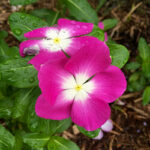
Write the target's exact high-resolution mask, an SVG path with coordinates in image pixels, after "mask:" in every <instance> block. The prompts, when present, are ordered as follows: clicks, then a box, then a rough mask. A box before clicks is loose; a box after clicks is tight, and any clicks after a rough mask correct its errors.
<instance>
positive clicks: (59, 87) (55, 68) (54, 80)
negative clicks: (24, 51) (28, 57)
mask: <svg viewBox="0 0 150 150" xmlns="http://www.w3.org/2000/svg"><path fill="white" fill-rule="evenodd" d="M67 60H68V59H67V58H65V59H59V60H57V61H53V62H50V63H46V64H44V65H43V66H41V68H40V71H39V74H38V79H39V86H40V88H41V91H42V94H43V96H44V97H45V100H48V101H50V102H51V103H52V104H53V103H54V102H55V100H56V98H57V96H58V95H59V94H60V92H61V91H63V83H64V81H65V80H66V78H69V77H70V76H72V75H71V74H70V73H69V72H67V71H65V70H64V65H65V63H66V62H67Z"/></svg>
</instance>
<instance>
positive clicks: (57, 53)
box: [20, 19, 126, 131]
mask: <svg viewBox="0 0 150 150" xmlns="http://www.w3.org/2000/svg"><path fill="white" fill-rule="evenodd" d="M99 27H100V28H101V27H102V26H101V24H99ZM92 30H93V24H92V23H82V22H77V21H72V20H67V19H59V20H58V24H57V25H56V26H54V27H44V28H39V29H35V30H33V31H30V32H28V33H26V34H25V35H24V36H25V37H27V38H28V40H27V41H24V42H22V43H21V45H20V54H21V56H25V55H26V54H35V56H34V57H33V58H32V59H31V60H30V62H29V63H31V64H33V65H34V66H35V68H36V69H37V70H38V79H39V86H40V88H41V92H42V94H41V95H40V96H39V98H38V99H37V102H36V106H35V111H36V114H37V115H38V116H40V117H42V118H46V119H53V120H61V119H66V118H69V117H71V119H72V121H73V122H74V123H76V124H77V125H79V126H81V127H84V128H85V129H86V130H88V131H92V130H96V129H97V128H99V127H101V125H103V124H104V123H105V122H106V121H107V120H108V119H109V118H110V107H109V103H111V102H113V101H115V100H116V99H117V98H118V97H119V96H121V95H122V94H123V92H124V91H125V89H126V79H125V76H124V74H123V73H122V71H121V70H120V69H119V68H117V67H116V66H112V65H111V57H110V53H109V48H108V47H107V45H106V44H105V42H102V41H100V40H98V39H97V38H95V37H91V36H87V34H89V33H90V32H92Z"/></svg>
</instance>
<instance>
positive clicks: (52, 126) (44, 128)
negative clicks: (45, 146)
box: [27, 102, 71, 135]
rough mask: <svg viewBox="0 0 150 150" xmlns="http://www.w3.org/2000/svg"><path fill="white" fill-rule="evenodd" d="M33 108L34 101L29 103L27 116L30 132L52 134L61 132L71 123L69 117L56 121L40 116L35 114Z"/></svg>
mask: <svg viewBox="0 0 150 150" xmlns="http://www.w3.org/2000/svg"><path fill="white" fill-rule="evenodd" d="M34 108H35V102H33V103H32V104H31V105H30V107H29V110H28V116H27V125H28V128H29V129H30V130H31V131H32V132H42V133H45V134H49V135H53V134H55V133H61V132H62V131H64V130H66V129H68V128H69V126H70V125H71V120H70V119H65V120H60V121H57V120H50V119H43V118H40V117H38V116H37V115H36V113H35V109H34Z"/></svg>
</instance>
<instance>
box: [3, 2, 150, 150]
mask: <svg viewBox="0 0 150 150" xmlns="http://www.w3.org/2000/svg"><path fill="white" fill-rule="evenodd" d="M89 2H90V3H91V5H92V6H93V7H94V8H96V6H97V4H98V0H89ZM56 6H57V1H56V0H39V1H38V2H37V3H35V4H32V5H28V6H25V10H32V9H37V8H49V9H53V10H56ZM133 6H134V8H135V9H133ZM12 11H13V10H12V8H11V7H10V5H9V2H8V0H1V1H0V30H6V31H8V32H9V36H8V38H7V39H6V40H7V42H8V44H9V45H10V46H14V45H16V46H18V45H19V42H18V41H17V40H16V39H15V38H14V37H13V36H12V33H11V31H10V28H9V25H8V21H7V20H8V16H9V15H10V14H11V13H12ZM98 14H99V20H100V21H101V20H103V19H106V18H116V19H118V20H119V23H118V25H117V26H116V27H115V28H113V29H111V30H109V31H108V35H109V36H111V37H112V39H113V40H114V41H116V42H117V43H120V44H123V45H125V46H126V47H127V48H128V49H129V51H130V60H132V59H134V58H135V56H136V55H137V53H138V51H137V43H138V40H139V38H140V37H141V36H142V37H144V38H145V39H146V40H147V42H148V43H150V38H149V37H150V1H149V0H121V1H120V0H108V1H107V2H106V3H105V5H104V6H103V7H102V8H101V9H100V10H99V11H98ZM124 71H125V72H126V70H124ZM119 99H120V100H121V101H122V102H123V103H124V105H119V104H117V103H114V104H111V108H112V116H111V119H112V120H113V123H114V128H113V131H111V132H109V133H105V134H104V138H103V139H102V140H93V139H90V138H88V137H86V136H84V135H83V134H81V133H79V132H78V131H77V129H74V126H72V127H71V128H69V129H68V130H67V131H65V132H64V133H63V136H64V137H65V138H68V139H71V140H72V141H74V142H76V143H77V144H78V145H79V146H80V148H81V150H150V105H147V106H143V105H142V91H140V92H136V93H129V92H125V94H124V95H123V96H121V97H120V98H119Z"/></svg>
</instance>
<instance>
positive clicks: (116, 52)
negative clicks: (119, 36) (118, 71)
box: [107, 43, 129, 68]
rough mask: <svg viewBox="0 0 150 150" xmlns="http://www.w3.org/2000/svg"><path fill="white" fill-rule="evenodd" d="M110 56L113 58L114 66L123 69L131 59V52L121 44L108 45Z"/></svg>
mask: <svg viewBox="0 0 150 150" xmlns="http://www.w3.org/2000/svg"><path fill="white" fill-rule="evenodd" d="M107 45H108V47H109V50H110V55H111V58H112V65H114V66H117V67H119V68H122V67H123V66H124V65H125V64H126V63H127V61H128V59H129V52H128V50H127V48H126V47H125V46H123V45H120V44H110V43H107Z"/></svg>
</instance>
